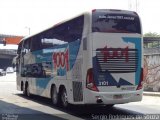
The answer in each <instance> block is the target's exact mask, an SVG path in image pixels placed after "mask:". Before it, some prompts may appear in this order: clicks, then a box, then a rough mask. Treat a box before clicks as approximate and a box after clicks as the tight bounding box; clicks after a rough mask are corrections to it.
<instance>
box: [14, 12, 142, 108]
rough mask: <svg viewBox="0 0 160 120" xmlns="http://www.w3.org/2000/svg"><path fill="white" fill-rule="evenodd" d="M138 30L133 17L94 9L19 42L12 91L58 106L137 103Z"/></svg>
mask: <svg viewBox="0 0 160 120" xmlns="http://www.w3.org/2000/svg"><path fill="white" fill-rule="evenodd" d="M141 31H142V30H141V23H140V19H139V16H138V15H137V13H135V12H132V11H125V10H103V9H95V10H92V11H91V12H86V13H84V14H81V15H79V16H77V17H75V18H72V19H70V20H67V21H64V22H62V23H59V24H56V25H55V26H53V27H51V28H49V29H47V30H44V31H42V32H40V33H38V34H35V35H33V36H30V37H27V38H24V39H22V41H21V42H20V43H19V47H18V51H17V54H18V55H17V57H16V58H17V89H18V90H21V91H23V93H24V94H25V95H27V96H30V95H31V94H35V95H39V96H43V97H47V98H51V99H52V102H53V104H54V105H58V104H61V105H62V106H63V107H68V106H69V105H70V104H74V105H84V104H95V105H108V106H113V105H114V104H122V103H128V102H136V101H141V99H142V92H143V86H142V83H143V66H142V60H143V58H142V48H143V47H142V43H143V41H142V32H141Z"/></svg>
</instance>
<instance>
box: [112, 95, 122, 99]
mask: <svg viewBox="0 0 160 120" xmlns="http://www.w3.org/2000/svg"><path fill="white" fill-rule="evenodd" d="M122 98H123V95H114V96H113V99H122Z"/></svg>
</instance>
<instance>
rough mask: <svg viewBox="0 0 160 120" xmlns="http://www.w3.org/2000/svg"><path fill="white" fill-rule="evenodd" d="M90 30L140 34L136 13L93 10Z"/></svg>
mask: <svg viewBox="0 0 160 120" xmlns="http://www.w3.org/2000/svg"><path fill="white" fill-rule="evenodd" d="M92 32H107V33H139V34H141V25H140V21H139V17H138V16H137V15H136V14H122V13H105V12H93V13H92Z"/></svg>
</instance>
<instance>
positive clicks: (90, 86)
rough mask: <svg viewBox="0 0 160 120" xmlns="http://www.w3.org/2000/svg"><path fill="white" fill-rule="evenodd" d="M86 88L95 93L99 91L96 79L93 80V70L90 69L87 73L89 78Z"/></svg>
mask: <svg viewBox="0 0 160 120" xmlns="http://www.w3.org/2000/svg"><path fill="white" fill-rule="evenodd" d="M86 88H88V89H90V90H93V91H97V92H98V91H99V90H98V88H97V86H96V85H95V82H94V78H93V70H92V69H91V68H90V69H88V71H87V77H86Z"/></svg>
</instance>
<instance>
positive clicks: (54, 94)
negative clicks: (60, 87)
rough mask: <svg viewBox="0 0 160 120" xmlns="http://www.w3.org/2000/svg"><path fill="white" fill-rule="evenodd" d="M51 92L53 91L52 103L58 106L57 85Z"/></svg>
mask: <svg viewBox="0 0 160 120" xmlns="http://www.w3.org/2000/svg"><path fill="white" fill-rule="evenodd" d="M51 93H52V94H51V99H52V103H53V105H55V106H57V105H58V93H57V89H56V87H55V86H54V87H53V88H52V92H51Z"/></svg>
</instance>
